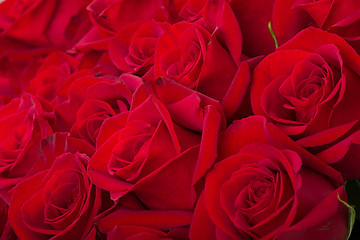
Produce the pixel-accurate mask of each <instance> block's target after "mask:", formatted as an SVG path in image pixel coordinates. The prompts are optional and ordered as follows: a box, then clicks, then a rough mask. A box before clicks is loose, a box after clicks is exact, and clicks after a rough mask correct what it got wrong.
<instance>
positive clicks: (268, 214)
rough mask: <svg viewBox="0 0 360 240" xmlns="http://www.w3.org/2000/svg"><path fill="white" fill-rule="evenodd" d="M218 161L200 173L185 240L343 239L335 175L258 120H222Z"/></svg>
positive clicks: (344, 220)
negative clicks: (201, 187)
mask: <svg viewBox="0 0 360 240" xmlns="http://www.w3.org/2000/svg"><path fill="white" fill-rule="evenodd" d="M219 160H220V161H219V162H218V163H216V164H215V165H214V167H213V169H212V170H211V171H210V172H209V173H208V175H207V177H206V181H205V188H204V192H203V194H202V196H201V197H200V200H199V202H198V204H197V207H196V209H195V213H194V218H193V222H192V226H191V230H190V238H192V239H304V238H306V239H330V238H333V239H343V238H344V237H345V235H346V233H347V221H348V209H347V207H346V206H345V205H344V204H343V203H342V202H340V201H339V199H338V195H340V198H341V199H343V200H346V193H345V190H344V187H343V186H341V182H339V181H337V180H338V179H339V178H338V177H339V173H336V171H335V170H333V169H332V168H330V167H328V166H327V165H326V164H324V163H322V162H321V161H319V160H318V159H316V158H314V157H313V156H312V155H311V154H309V153H307V152H306V151H304V150H303V149H301V148H300V147H299V146H297V145H296V144H295V143H294V142H292V141H291V139H289V138H288V137H287V136H286V135H284V134H283V133H282V132H281V131H280V130H279V129H277V128H276V127H274V126H273V125H272V124H269V123H266V120H265V118H263V117H261V116H253V117H249V118H245V119H243V120H240V121H235V122H234V123H233V124H232V125H230V126H229V128H228V129H227V130H225V132H224V133H223V135H222V136H221V137H220V138H219ZM308 164H311V166H312V167H316V168H317V169H318V170H320V171H317V170H314V169H313V168H310V165H308ZM325 227H326V228H325ZM320 229H321V230H320Z"/></svg>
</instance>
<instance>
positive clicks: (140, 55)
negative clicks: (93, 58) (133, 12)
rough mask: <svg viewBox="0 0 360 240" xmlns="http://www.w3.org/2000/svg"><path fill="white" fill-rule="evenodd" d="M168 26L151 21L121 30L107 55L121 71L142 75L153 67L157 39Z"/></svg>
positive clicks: (112, 41) (111, 43)
mask: <svg viewBox="0 0 360 240" xmlns="http://www.w3.org/2000/svg"><path fill="white" fill-rule="evenodd" d="M169 25H170V24H168V23H161V22H156V21H154V20H152V21H146V22H135V23H133V24H129V25H128V26H126V27H124V28H123V29H121V30H120V31H119V32H117V33H116V35H115V37H114V38H113V39H112V40H111V41H110V44H109V55H110V57H111V59H112V61H113V62H114V64H115V65H116V66H117V67H118V68H119V69H120V70H122V71H124V72H127V73H136V74H137V75H139V76H142V75H144V74H145V73H146V72H147V71H148V70H149V69H150V68H151V67H152V66H153V65H154V53H155V48H156V45H157V42H158V38H159V37H160V36H162V35H163V34H164V33H165V31H166V30H167V28H168V27H169Z"/></svg>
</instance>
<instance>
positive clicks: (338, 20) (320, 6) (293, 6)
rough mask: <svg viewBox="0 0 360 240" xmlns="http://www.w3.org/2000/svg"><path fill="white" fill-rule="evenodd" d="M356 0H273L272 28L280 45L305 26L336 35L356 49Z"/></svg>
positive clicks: (359, 19)
mask: <svg viewBox="0 0 360 240" xmlns="http://www.w3.org/2000/svg"><path fill="white" fill-rule="evenodd" d="M359 13H360V2H359V1H356V0H342V1H336V0H318V1H312V0H304V1H299V0H290V1H288V0H276V1H274V10H273V23H274V31H275V33H276V36H277V38H278V40H279V42H280V44H282V43H284V42H286V41H287V40H289V39H290V38H292V37H293V36H294V35H295V34H296V33H298V32H299V31H301V30H302V29H304V28H307V27H309V26H314V27H317V28H321V29H323V30H324V31H327V32H331V33H335V34H338V35H339V36H341V37H342V38H344V39H345V40H346V41H348V43H349V44H350V45H351V46H352V47H354V48H355V49H356V50H357V52H359V51H360V41H359V37H360V34H359V30H358V29H359V26H360V14H359Z"/></svg>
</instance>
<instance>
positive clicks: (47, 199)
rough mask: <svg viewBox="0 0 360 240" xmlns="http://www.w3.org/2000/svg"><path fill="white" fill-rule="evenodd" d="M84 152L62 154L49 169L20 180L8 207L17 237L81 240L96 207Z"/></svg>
mask: <svg viewBox="0 0 360 240" xmlns="http://www.w3.org/2000/svg"><path fill="white" fill-rule="evenodd" d="M88 160H89V159H88V157H87V156H86V155H85V154H79V153H76V154H72V153H64V154H62V155H60V156H58V157H56V158H55V160H54V163H53V164H52V166H51V168H50V169H46V170H43V171H40V172H38V173H36V174H35V175H33V176H32V177H30V178H27V179H25V180H24V181H22V182H21V183H20V184H19V185H18V186H17V187H16V189H15V192H14V195H13V198H12V201H11V203H10V206H9V219H10V223H11V226H12V227H13V229H14V231H15V233H16V235H17V236H18V237H19V238H20V239H32V240H33V239H44V238H51V239H83V238H84V237H85V236H86V235H87V233H88V232H89V230H90V228H91V227H92V225H93V221H94V218H95V216H96V214H97V212H98V210H99V208H100V204H101V202H100V189H98V188H96V187H95V186H94V185H93V184H92V183H91V182H90V180H89V179H88V177H87V173H86V165H87V162H88Z"/></svg>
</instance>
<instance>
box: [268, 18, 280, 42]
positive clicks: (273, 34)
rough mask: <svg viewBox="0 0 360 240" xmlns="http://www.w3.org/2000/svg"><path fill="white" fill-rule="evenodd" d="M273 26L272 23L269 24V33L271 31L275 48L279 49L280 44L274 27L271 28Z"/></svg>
mask: <svg viewBox="0 0 360 240" xmlns="http://www.w3.org/2000/svg"><path fill="white" fill-rule="evenodd" d="M271 24H272V22H269V23H268V28H269V31H270V34H271V36H272V38H273V39H274V42H275V48H278V47H279V44H278V42H277V40H276V36H275V33H274V31H273V29H272V27H271Z"/></svg>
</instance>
